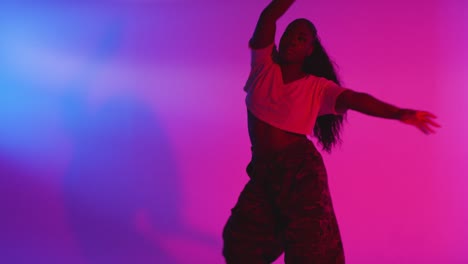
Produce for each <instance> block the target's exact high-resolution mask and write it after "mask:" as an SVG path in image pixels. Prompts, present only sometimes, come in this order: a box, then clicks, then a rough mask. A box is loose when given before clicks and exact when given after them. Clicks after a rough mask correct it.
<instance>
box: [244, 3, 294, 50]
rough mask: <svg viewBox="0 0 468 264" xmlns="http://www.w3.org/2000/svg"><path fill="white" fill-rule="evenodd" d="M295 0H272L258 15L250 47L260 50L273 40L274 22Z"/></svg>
mask: <svg viewBox="0 0 468 264" xmlns="http://www.w3.org/2000/svg"><path fill="white" fill-rule="evenodd" d="M294 1H295V0H273V1H272V2H271V3H270V4H269V5H268V6H267V7H266V8H265V9H264V10H263V11H262V13H261V14H260V17H259V19H258V22H257V26H256V27H255V31H254V34H253V37H252V39H251V40H250V47H251V48H252V49H261V48H265V47H266V46H268V45H270V44H271V43H273V41H274V40H275V32H276V21H277V20H278V19H279V18H280V17H281V16H282V15H283V14H284V13H286V11H287V10H288V9H289V7H290V6H291V5H292V4H293V3H294Z"/></svg>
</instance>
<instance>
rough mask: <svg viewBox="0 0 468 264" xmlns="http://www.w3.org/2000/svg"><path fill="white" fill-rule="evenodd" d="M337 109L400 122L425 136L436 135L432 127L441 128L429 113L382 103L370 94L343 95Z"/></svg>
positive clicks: (351, 93) (337, 101) (337, 102)
mask: <svg viewBox="0 0 468 264" xmlns="http://www.w3.org/2000/svg"><path fill="white" fill-rule="evenodd" d="M335 107H336V109H337V110H340V111H344V110H346V109H351V110H355V111H358V112H361V113H363V114H366V115H371V116H376V117H381V118H387V119H395V120H399V121H401V122H403V123H405V124H409V125H413V126H415V127H417V128H419V129H420V130H421V131H422V132H424V133H425V134H429V133H434V132H435V131H434V129H433V128H432V127H440V125H439V124H437V123H436V122H434V121H433V120H432V119H433V118H436V117H435V116H434V115H433V114H431V113H429V112H426V111H419V110H412V109H401V108H398V107H395V106H393V105H390V104H387V103H385V102H382V101H380V100H378V99H376V98H374V97H373V96H371V95H369V94H365V93H358V92H355V91H352V90H347V91H344V92H343V93H341V94H340V95H339V96H338V98H337V99H336V105H335ZM431 126H432V127H431Z"/></svg>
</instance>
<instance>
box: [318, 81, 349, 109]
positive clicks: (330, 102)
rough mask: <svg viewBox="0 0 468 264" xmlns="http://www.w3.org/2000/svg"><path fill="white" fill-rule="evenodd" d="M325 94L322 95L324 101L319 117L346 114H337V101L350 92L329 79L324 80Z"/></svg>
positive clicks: (322, 101)
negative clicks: (344, 93) (342, 94)
mask: <svg viewBox="0 0 468 264" xmlns="http://www.w3.org/2000/svg"><path fill="white" fill-rule="evenodd" d="M322 85H323V93H322V100H321V104H320V110H319V114H318V115H319V116H321V115H330V114H333V115H342V114H344V113H346V111H344V112H337V111H336V109H335V106H336V99H337V98H338V96H339V95H340V94H341V93H342V92H344V91H346V90H348V89H346V88H343V87H341V86H339V85H338V84H336V83H335V82H332V81H330V80H327V79H323V84H322Z"/></svg>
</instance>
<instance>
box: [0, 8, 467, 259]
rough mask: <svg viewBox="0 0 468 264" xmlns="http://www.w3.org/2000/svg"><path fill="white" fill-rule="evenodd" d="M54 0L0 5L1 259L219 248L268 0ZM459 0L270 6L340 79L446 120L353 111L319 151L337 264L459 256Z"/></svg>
mask: <svg viewBox="0 0 468 264" xmlns="http://www.w3.org/2000/svg"><path fill="white" fill-rule="evenodd" d="M54 2H55V1H48V2H47V1H45V2H44V3H43V4H42V5H41V6H37V5H36V6H32V5H23V6H19V5H17V6H11V7H7V6H5V8H3V9H1V11H0V14H1V16H0V33H1V35H2V41H1V42H0V47H1V49H0V57H1V58H2V60H0V69H1V71H0V87H1V88H0V198H1V199H0V201H1V202H0V210H1V211H0V212H1V217H0V233H1V234H2V236H1V238H0V243H1V244H0V262H1V263H33V262H34V263H71V264H75V263H76V264H88V263H142V264H144V263H173V264H175V263H223V259H222V256H221V247H222V241H221V230H222V228H223V225H224V224H225V221H226V220H227V217H228V216H229V213H230V209H231V207H232V206H233V205H234V203H235V201H236V199H237V197H238V195H239V192H240V190H241V189H242V187H243V185H244V184H245V183H246V181H247V176H246V174H245V166H246V165H247V162H248V161H249V158H250V156H249V155H250V153H249V151H250V145H249V142H248V137H247V126H246V110H245V105H244V96H245V94H244V92H243V90H242V87H243V85H244V82H245V80H246V78H247V75H248V70H249V50H248V48H247V41H248V39H249V38H250V36H251V34H252V32H253V29H254V26H255V23H256V21H257V18H258V15H259V13H260V11H261V10H262V8H263V7H264V6H266V4H267V3H268V1H267V0H264V1H258V2H255V1H250V2H248V1H241V2H237V1H234V2H226V1H223V2H216V1H212V3H209V2H206V1H204V2H203V1H200V3H197V2H194V1H185V0H184V1H182V0H181V1H155V2H144V1H140V2H138V3H137V2H130V1H127V2H123V1H114V2H112V1H106V2H102V3H99V4H93V5H91V4H85V2H87V1H83V3H82V4H80V5H79V6H78V7H72V6H67V5H65V4H57V3H54ZM467 8H468V5H467V4H466V3H464V2H463V3H462V2H460V1H455V0H452V1H436V0H433V1H426V2H425V3H424V4H422V3H417V2H414V3H413V2H411V1H403V0H401V1H386V0H385V1H378V2H376V1H367V0H362V1H351V2H350V1H344V0H337V1H332V2H320V3H312V2H309V1H297V3H295V5H294V6H293V7H292V8H291V9H290V11H289V12H288V13H287V14H286V15H285V16H284V17H283V18H282V19H281V21H280V22H279V23H278V30H277V39H279V37H280V35H281V33H282V32H283V30H284V28H285V26H286V25H287V24H288V23H289V22H290V21H291V20H292V19H294V18H297V17H306V18H308V19H310V20H312V21H313V22H314V23H315V24H316V26H317V28H318V32H319V35H320V37H321V39H322V42H323V44H324V45H325V47H326V48H327V51H328V52H329V54H330V55H331V56H332V57H333V59H334V60H335V61H336V63H337V64H338V65H339V67H340V68H339V69H340V70H339V72H340V74H341V77H342V80H343V81H344V86H346V87H349V88H352V89H355V90H358V91H363V92H367V93H370V94H372V95H374V96H376V97H377V98H380V99H383V100H384V101H388V102H390V103H393V104H395V105H398V106H402V107H413V108H421V109H427V110H429V111H431V112H434V113H435V114H436V115H437V116H438V117H439V120H438V121H439V122H440V123H441V124H442V129H440V130H439V131H438V133H437V134H435V135H432V136H425V135H423V134H422V133H420V132H419V131H417V130H416V129H414V128H412V127H408V126H405V125H404V124H400V123H398V122H394V121H387V120H380V119H376V118H372V117H368V116H364V115H362V114H359V113H355V112H351V113H350V114H349V116H348V122H347V124H346V126H345V131H344V143H343V145H342V147H341V148H338V149H336V150H335V151H334V152H333V153H332V155H328V154H324V159H325V162H326V165H327V168H328V173H329V177H330V178H329V181H330V186H331V190H332V195H333V201H334V205H335V210H336V213H337V216H338V221H339V224H340V228H341V232H342V236H343V242H344V246H345V252H346V258H347V263H351V264H353V263H360V264H367V263H381V264H392V263H399V264H405V263H408V264H414V263H425V264H431V263H434V264H435V263H453V264H461V263H468V253H466V252H465V250H466V248H468V244H467V243H468V228H467V227H466V223H467V222H468V195H467V192H466V186H468V180H467V175H468V170H467V165H466V161H465V160H466V157H467V156H468V153H467V152H468V140H467V139H466V135H467V133H468V125H467V124H468V118H467V115H466V113H468V108H467V105H468V104H467V102H468V101H467V100H468V90H467V87H468V77H467V75H466V73H467V72H468V53H467V51H466V47H467V46H468V26H467V23H465V22H466V18H465V17H464V14H465V13H464V11H465V10H466V9H467ZM275 263H283V260H282V259H280V260H278V261H277V262H275Z"/></svg>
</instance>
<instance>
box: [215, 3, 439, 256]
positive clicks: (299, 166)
mask: <svg viewBox="0 0 468 264" xmlns="http://www.w3.org/2000/svg"><path fill="white" fill-rule="evenodd" d="M293 2H294V0H273V1H272V2H271V3H270V4H269V5H268V6H267V7H266V8H265V9H264V10H263V12H262V13H261V15H260V18H259V20H258V22H257V26H256V28H255V32H254V34H253V37H252V38H251V40H250V42H249V46H250V49H251V72H250V75H249V78H248V80H247V83H246V85H245V87H244V90H245V92H246V93H247V97H246V105H247V114H248V132H249V136H250V140H251V144H252V148H251V150H252V159H251V161H250V163H249V164H248V166H247V174H248V176H249V178H250V180H249V182H248V183H247V184H246V186H245V187H244V189H243V190H242V192H241V194H240V196H239V199H238V201H237V203H236V205H235V206H234V208H233V209H232V210H231V211H232V213H231V216H230V217H229V219H228V221H227V223H226V225H225V227H224V230H223V240H224V247H223V256H224V258H225V260H226V263H228V264H234V263H239V264H249V263H252V264H255V263H271V262H273V261H274V260H276V259H277V258H278V257H279V256H280V255H281V254H282V253H283V252H284V253H285V262H286V263H288V264H290V263H301V264H302V263H304V264H307V263H317V264H331V263H333V264H338V263H339V264H342V263H344V262H345V260H344V251H343V245H342V240H341V237H340V231H339V228H338V224H337V221H336V217H335V213H334V210H333V205H332V200H331V197H330V192H329V187H328V180H327V173H326V169H325V166H324V163H323V160H322V157H321V155H320V153H319V152H318V151H317V149H316V148H315V146H314V144H313V143H312V142H311V141H310V140H309V139H308V138H307V135H311V136H315V137H316V138H317V140H318V143H319V144H320V145H321V146H322V148H323V149H324V150H325V151H328V152H330V151H331V149H332V147H333V146H334V145H335V144H337V143H338V142H340V130H341V127H342V122H343V117H344V115H345V114H346V112H347V111H348V110H354V111H358V112H361V113H364V114H367V115H371V116H375V117H380V118H387V119H394V120H399V121H401V122H403V123H406V124H409V125H413V126H415V127H417V128H418V129H420V130H421V131H422V132H424V133H426V134H430V133H434V127H439V125H438V124H437V123H436V122H434V120H433V119H434V118H435V116H434V115H433V114H431V113H429V112H426V111H417V110H411V109H401V108H398V107H395V106H393V105H390V104H387V103H385V102H382V101H380V100H378V99H376V98H374V97H373V96H371V95H368V94H365V93H359V92H356V91H353V90H351V89H347V88H343V87H341V86H340V82H339V80H338V77H337V75H336V73H335V69H334V67H333V63H332V62H331V61H330V59H329V57H328V55H327V53H326V52H325V50H324V48H323V47H322V45H321V43H320V40H319V37H318V35H317V30H316V28H315V26H314V25H313V24H312V23H311V22H310V21H309V20H307V19H303V18H301V19H296V20H294V21H293V22H292V23H290V24H289V25H288V27H287V28H286V30H285V32H284V34H283V35H282V37H281V40H280V43H279V50H278V51H277V50H276V46H275V44H274V39H275V31H276V21H277V20H278V19H279V18H280V17H281V16H282V15H283V14H284V13H285V12H286V11H287V10H288V8H289V7H290V6H291V5H292V4H293Z"/></svg>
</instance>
